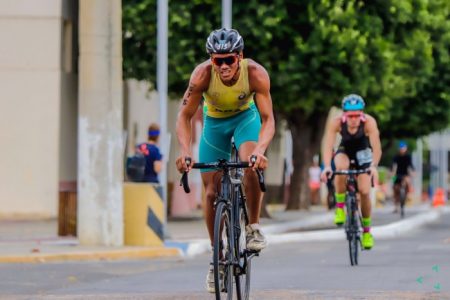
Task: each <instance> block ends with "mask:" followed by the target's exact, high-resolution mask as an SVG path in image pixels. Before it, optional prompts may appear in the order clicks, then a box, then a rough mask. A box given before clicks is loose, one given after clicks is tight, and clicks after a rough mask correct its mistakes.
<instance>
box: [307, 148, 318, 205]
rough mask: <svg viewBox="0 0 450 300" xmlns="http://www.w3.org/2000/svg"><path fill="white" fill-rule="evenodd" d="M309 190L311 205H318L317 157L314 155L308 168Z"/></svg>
mask: <svg viewBox="0 0 450 300" xmlns="http://www.w3.org/2000/svg"><path fill="white" fill-rule="evenodd" d="M308 173H309V190H310V192H311V205H318V204H320V197H319V195H320V173H321V169H320V166H319V156H318V155H314V158H313V164H312V166H311V167H309V170H308Z"/></svg>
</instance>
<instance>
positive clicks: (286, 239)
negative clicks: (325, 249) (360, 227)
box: [182, 207, 450, 257]
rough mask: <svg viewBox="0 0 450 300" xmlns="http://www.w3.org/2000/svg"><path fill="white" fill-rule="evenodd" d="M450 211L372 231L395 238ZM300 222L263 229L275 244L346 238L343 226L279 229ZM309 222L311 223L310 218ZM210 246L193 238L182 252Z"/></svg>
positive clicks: (192, 253)
mask: <svg viewBox="0 0 450 300" xmlns="http://www.w3.org/2000/svg"><path fill="white" fill-rule="evenodd" d="M448 213H450V207H442V208H436V209H432V210H431V211H427V212H423V213H419V214H418V215H415V216H413V217H410V218H407V219H404V220H401V221H397V222H393V223H390V224H387V225H381V226H374V227H372V233H373V234H374V236H375V237H376V238H377V239H390V238H395V237H398V236H399V235H402V234H405V233H408V232H411V231H413V230H416V229H418V228H419V227H421V226H424V225H426V224H428V223H431V222H434V221H436V220H438V219H439V218H440V217H441V216H442V215H443V214H448ZM329 218H330V217H329V216H328V215H325V216H323V218H316V221H323V220H326V219H329ZM299 223H300V222H292V225H291V224H286V226H283V225H277V227H279V228H277V227H274V228H269V229H270V231H271V232H270V234H269V232H267V231H266V229H265V227H263V231H264V232H265V233H266V237H267V241H268V244H269V245H270V244H272V245H275V244H283V243H290V242H317V241H335V240H341V239H342V240H344V239H345V232H344V230H343V228H337V229H328V230H320V231H309V232H308V231H306V232H292V233H281V232H280V231H279V230H281V229H282V228H288V230H291V229H294V224H296V225H298V224H299ZM307 223H310V222H309V220H308V222H307ZM302 224H305V222H303V223H302ZM297 228H298V227H297ZM279 232H280V233H279ZM210 248H211V246H210V242H209V240H207V239H201V240H192V241H190V242H189V244H188V246H187V248H186V250H185V251H182V252H183V254H184V256H186V257H193V256H196V255H199V254H203V253H207V252H208V251H210Z"/></svg>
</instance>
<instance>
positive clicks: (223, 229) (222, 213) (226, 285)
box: [213, 202, 233, 300]
mask: <svg viewBox="0 0 450 300" xmlns="http://www.w3.org/2000/svg"><path fill="white" fill-rule="evenodd" d="M231 230H232V229H231V217H230V211H229V210H228V209H227V206H226V204H225V203H224V202H219V203H218V204H217V206H216V216H215V220H214V243H213V248H214V250H213V265H214V286H215V294H216V300H220V299H221V295H222V293H226V295H224V299H233V277H232V275H233V264H232V262H233V255H232V250H231V249H233V247H232V245H233V243H232V241H231V236H232V235H231Z"/></svg>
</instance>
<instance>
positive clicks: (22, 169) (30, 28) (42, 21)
mask: <svg viewBox="0 0 450 300" xmlns="http://www.w3.org/2000/svg"><path fill="white" fill-rule="evenodd" d="M61 11H62V1H61V0H40V1H34V0H2V1H0V40H1V41H2V43H0V149H1V151H0V217H5V216H6V217H19V216H20V217H33V218H36V217H52V216H55V215H56V212H57V197H58V172H59V170H58V161H59V117H60V114H59V112H60V97H61V90H60V81H61V72H60V59H61V56H60V48H61Z"/></svg>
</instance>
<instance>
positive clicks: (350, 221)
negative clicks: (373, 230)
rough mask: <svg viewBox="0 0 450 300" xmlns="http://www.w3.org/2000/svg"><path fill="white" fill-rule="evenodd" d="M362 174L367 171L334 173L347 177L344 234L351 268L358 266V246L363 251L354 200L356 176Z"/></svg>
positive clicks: (360, 217)
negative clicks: (347, 244) (347, 243)
mask: <svg viewBox="0 0 450 300" xmlns="http://www.w3.org/2000/svg"><path fill="white" fill-rule="evenodd" d="M363 173H368V170H354V169H351V170H347V171H335V172H334V174H335V175H346V176H347V182H346V188H347V192H346V193H347V195H346V197H345V205H346V210H347V215H348V218H347V220H346V222H345V232H346V235H347V240H348V242H349V251H350V263H351V265H352V266H353V265H357V264H358V244H359V246H360V249H361V250H364V248H363V247H362V241H361V232H362V230H361V227H362V226H361V225H362V216H361V214H360V213H359V208H358V201H357V198H356V194H357V192H358V185H357V182H356V176H357V175H358V174H363Z"/></svg>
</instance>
